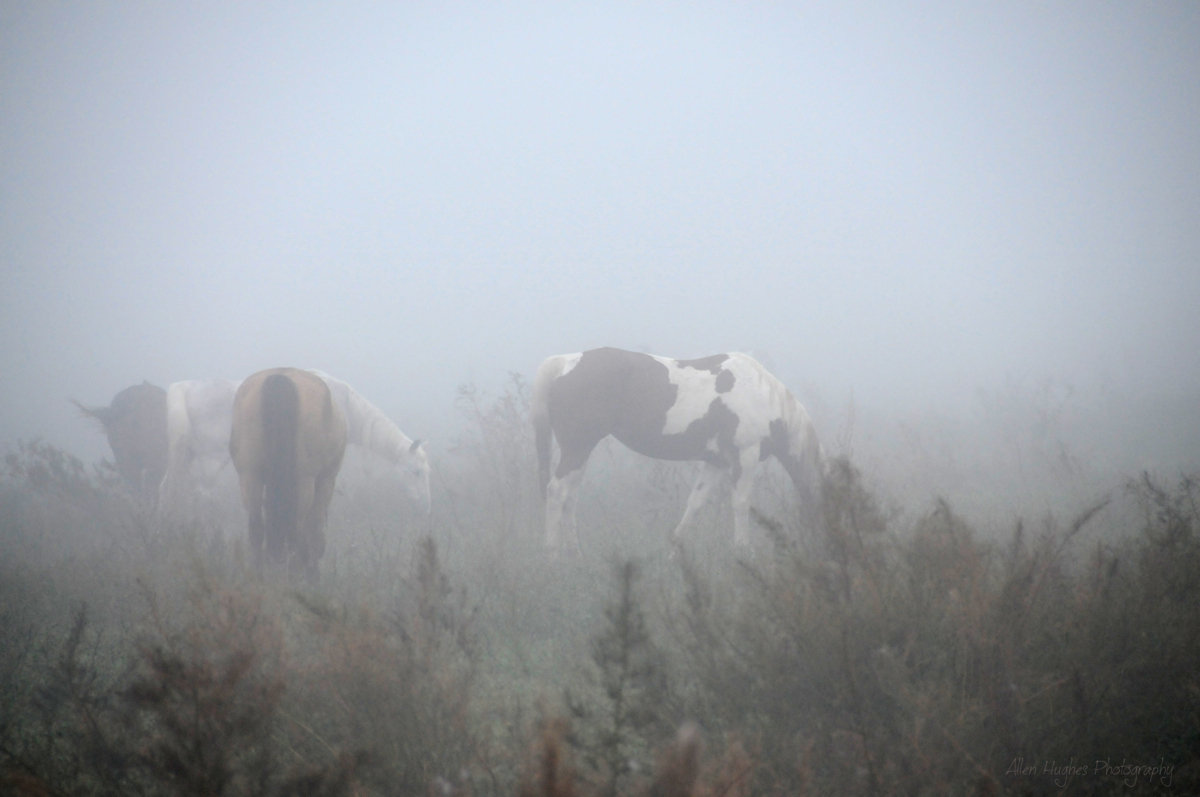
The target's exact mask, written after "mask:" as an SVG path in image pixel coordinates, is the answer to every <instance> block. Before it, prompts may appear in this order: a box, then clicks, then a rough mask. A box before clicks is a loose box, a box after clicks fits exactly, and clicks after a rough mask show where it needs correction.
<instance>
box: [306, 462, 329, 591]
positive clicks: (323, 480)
mask: <svg viewBox="0 0 1200 797" xmlns="http://www.w3.org/2000/svg"><path fill="white" fill-rule="evenodd" d="M336 481H337V471H336V470H335V471H334V472H333V473H332V474H322V475H320V476H318V477H317V479H316V483H315V484H314V486H313V496H312V505H311V507H310V509H309V511H308V513H307V514H306V516H305V523H304V537H305V542H304V546H305V549H304V555H305V566H306V568H307V576H308V580H309V581H311V582H315V581H316V580H317V564H318V563H319V562H320V561H321V557H322V556H324V555H325V525H326V523H327V522H328V520H329V503H330V501H332V500H333V488H334V485H335V483H336Z"/></svg>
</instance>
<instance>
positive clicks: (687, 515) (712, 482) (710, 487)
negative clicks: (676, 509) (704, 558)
mask: <svg viewBox="0 0 1200 797" xmlns="http://www.w3.org/2000/svg"><path fill="white" fill-rule="evenodd" d="M728 479H729V475H728V473H727V472H726V471H725V469H724V468H721V467H719V466H717V465H713V464H711V463H708V462H706V463H704V464H703V465H702V466H701V468H700V475H699V476H697V477H696V481H695V482H694V483H693V484H692V491H691V493H689V494H688V499H687V508H685V509H684V510H683V517H681V518H680V519H679V523H677V524H676V525H675V528H674V529H673V530H672V531H671V545H672V546H678V545H679V543H680V542H681V541H682V540H683V532H684V529H686V528H687V527H688V526H690V525H691V524H692V522H693V521H694V520H695V517H696V513H697V512H699V511H700V510H701V509H703V508H704V507H705V506H706V505H707V504H708V503H709V501H711V500H712V496H713V494H714V492H715V491H718V490H721V489H723V488H724V487H725V485H726V483H727V482H728Z"/></svg>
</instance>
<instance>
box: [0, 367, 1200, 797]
mask: <svg viewBox="0 0 1200 797" xmlns="http://www.w3.org/2000/svg"><path fill="white" fill-rule="evenodd" d="M527 404H528V396H527V390H526V386H525V384H524V383H523V382H522V381H521V380H520V379H518V378H515V377H514V378H513V380H512V381H511V382H510V383H509V384H508V385H507V386H506V388H505V389H504V390H503V392H502V393H501V394H500V395H499V396H491V395H486V394H484V393H481V392H480V391H478V390H475V389H473V388H464V389H463V390H462V391H461V393H460V396H459V409H460V411H461V415H462V417H463V419H464V421H465V427H466V432H465V433H464V434H463V436H462V437H461V438H460V439H459V440H458V441H456V444H455V445H454V447H453V448H452V449H450V450H447V451H446V452H445V454H444V456H442V457H440V458H438V459H437V460H435V469H436V470H435V479H434V486H435V491H434V513H433V515H432V517H431V518H421V517H416V516H414V515H413V514H412V512H411V509H410V508H409V507H408V506H407V505H405V503H404V502H403V499H401V498H400V497H398V495H397V493H398V491H396V490H394V489H391V488H390V486H389V483H388V482H387V479H386V477H372V478H367V479H362V478H359V477H358V476H355V475H354V474H355V473H356V471H352V472H348V474H347V479H346V481H345V483H344V484H343V485H342V486H341V487H340V488H339V495H338V496H337V497H336V498H335V501H334V505H333V507H332V509H331V520H330V527H329V550H328V551H327V553H326V556H325V559H324V560H323V561H322V563H321V577H320V580H319V582H318V583H317V584H316V585H307V584H302V583H292V582H288V581H287V580H286V579H285V578H284V577H282V576H279V575H275V574H270V573H268V575H267V576H266V577H265V578H258V577H256V576H254V575H253V574H252V572H251V569H250V568H249V567H248V562H249V557H248V554H247V550H246V546H245V542H244V530H243V528H242V526H241V525H240V524H230V523H229V522H227V521H225V520H222V519H220V518H222V517H223V515H222V513H200V514H198V515H197V516H196V517H194V518H188V519H179V518H176V519H172V520H169V521H167V520H163V519H160V518H158V517H157V516H156V515H155V514H154V512H153V511H152V510H150V509H148V508H146V507H143V506H139V505H137V504H136V503H134V502H133V501H132V500H131V499H130V498H129V497H128V496H127V495H126V493H125V492H124V491H123V490H122V488H121V487H120V485H119V483H118V480H117V479H116V477H115V473H114V472H113V471H112V470H111V468H109V467H108V466H105V465H99V466H85V465H84V464H83V463H81V462H79V461H78V460H77V459H75V458H73V457H72V456H71V455H70V454H68V453H66V452H64V451H62V450H59V449H56V448H53V447H50V446H46V445H44V444H40V443H38V442H26V443H21V444H18V445H16V446H15V447H14V448H13V449H12V450H10V452H9V453H8V454H7V457H6V459H5V461H4V464H3V479H2V482H0V792H4V793H13V794H27V795H159V794H171V795H292V794H295V795H301V794H305V795H307V794H315V795H343V794H351V795H373V794H381V795H383V794H400V795H425V794H430V795H457V794H462V795H467V794H471V795H580V796H581V797H586V796H587V795H680V796H682V795H697V796H699V795H705V796H708V795H712V796H716V795H729V796H730V797H732V796H734V795H760V794H763V795H774V794H787V795H806V794H813V795H843V794H844V795H859V794H868V795H885V794H980V795H1002V794H1022V795H1023V794H1054V793H1069V794H1158V793H1180V794H1184V793H1200V611H1198V610H1197V607H1200V528H1198V524H1200V484H1198V483H1197V480H1196V478H1195V477H1193V476H1187V475H1182V476H1181V475H1179V474H1176V475H1174V476H1161V475H1149V474H1129V475H1128V476H1126V477H1124V478H1123V479H1122V480H1120V481H1119V482H1114V483H1112V484H1110V485H1108V487H1107V489H1106V490H1103V491H1092V490H1089V491H1088V492H1089V493H1090V494H1089V495H1088V496H1087V497H1086V500H1076V498H1077V496H1076V495H1075V494H1074V493H1072V495H1071V500H1070V501H1069V503H1073V504H1074V506H1073V507H1071V508H1069V509H1068V510H1066V511H1061V512H1045V511H1038V512H1037V513H1036V514H1035V515H1034V516H1033V517H1029V518H1025V519H1022V515H1021V511H1020V509H1019V508H1014V511H1013V512H1012V513H1011V514H1010V516H1009V517H1008V518H1005V519H1004V520H1003V522H1002V523H995V522H993V521H994V518H995V513H989V514H988V515H987V518H986V520H985V521H984V522H986V523H987V524H988V525H987V526H986V527H983V526H980V525H978V524H979V523H980V521H979V520H972V519H971V518H970V517H969V516H968V514H967V513H966V512H965V511H964V510H962V509H960V508H959V507H956V506H955V505H953V504H952V502H951V501H950V500H947V499H944V498H938V497H937V495H935V494H930V495H926V496H921V497H919V498H917V499H913V500H912V501H911V502H909V503H907V504H901V503H899V502H898V501H897V499H896V498H895V496H893V495H889V496H886V497H885V496H884V495H883V492H882V491H881V489H880V488H879V486H878V483H877V480H876V479H875V477H874V476H871V475H864V472H863V470H860V466H859V465H858V464H856V462H855V461H854V460H853V458H852V457H849V456H843V457H840V458H838V459H836V460H834V461H833V463H832V468H831V474H830V479H829V486H828V488H827V501H826V504H825V516H824V518H823V522H822V523H821V525H820V527H818V528H805V527H803V526H802V525H801V524H800V522H799V520H798V518H799V517H800V515H799V513H798V512H797V511H796V508H795V507H794V506H793V505H792V504H791V503H790V496H789V494H788V490H787V489H786V488H785V486H784V478H783V477H782V474H767V476H766V478H765V479H764V483H763V485H762V490H761V491H760V497H759V499H758V501H757V513H756V518H757V520H758V529H757V532H758V534H757V539H756V540H755V544H754V546H753V548H752V549H749V550H739V549H735V548H734V546H733V544H732V540H731V536H732V535H731V532H730V517H729V510H728V507H724V508H721V507H714V508H712V509H711V510H710V511H709V512H707V513H705V515H704V516H703V518H702V520H701V523H700V524H699V525H698V526H697V527H696V528H695V529H694V530H693V533H692V534H691V535H690V536H689V537H688V538H687V539H686V541H685V544H684V545H683V547H682V549H681V550H680V551H678V552H675V551H672V550H671V549H670V548H669V547H668V545H667V543H666V531H667V530H669V529H670V528H671V526H672V525H673V524H674V523H675V521H676V520H677V518H678V516H679V513H680V512H681V511H682V505H683V502H684V499H685V497H686V495H687V490H688V481H689V475H690V471H689V470H688V468H687V466H681V465H677V464H670V463H660V462H651V461H649V460H644V459H639V458H636V457H634V456H632V455H629V454H627V452H624V451H622V450H621V449H620V448H618V447H617V446H602V447H601V449H599V450H598V451H597V453H596V455H595V457H594V461H593V462H592V463H591V465H590V466H589V473H588V479H587V481H586V482H585V484H586V488H585V490H584V493H583V495H582V497H581V502H580V511H579V518H580V528H581V540H580V545H579V551H578V552H576V553H575V554H574V555H571V556H560V557H551V556H550V555H549V554H548V553H547V552H546V551H545V550H544V549H543V546H542V540H541V515H540V499H539V496H538V489H537V485H536V483H535V478H536V476H535V474H536V467H535V464H534V460H533V456H534V454H533V446H532V440H531V433H530V430H529V425H528V423H527V421H526V414H527ZM998 412H999V410H997V413H998ZM910 442H911V441H910ZM1019 442H1020V441H1019V440H1014V443H1013V445H1014V446H1016V445H1018V444H1019ZM843 448H845V449H851V448H852V447H851V446H843ZM1050 448H1051V449H1052V450H1050V451H1049V453H1048V454H1047V457H1048V458H1049V459H1050V460H1053V462H1055V463H1058V464H1056V465H1055V464H1052V465H1050V466H1047V467H1051V468H1053V467H1061V468H1065V469H1067V470H1069V471H1071V472H1072V473H1078V472H1079V470H1080V469H1082V468H1083V467H1084V465H1083V464H1082V463H1080V462H1079V461H1077V460H1075V459H1072V458H1071V456H1070V455H1069V454H1067V453H1065V452H1063V451H1060V450H1059V447H1058V446H1056V445H1055V446H1051V447H1050ZM908 450H909V451H913V450H916V449H914V448H913V447H912V446H911V445H910V446H909V449H908ZM1037 453H1038V452H1037V451H1033V452H1032V453H1030V451H1029V450H1021V451H1018V452H1016V453H1015V454H1014V456H1017V455H1018V454H1019V455H1020V456H1021V457H1024V458H1025V466H1026V467H1027V468H1030V469H1032V468H1035V467H1036V466H1037V461H1039V460H1038V458H1037V456H1034V455H1036V454H1037Z"/></svg>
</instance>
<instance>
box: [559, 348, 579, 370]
mask: <svg viewBox="0 0 1200 797" xmlns="http://www.w3.org/2000/svg"><path fill="white" fill-rule="evenodd" d="M582 356H583V352H581V351H577V352H575V353H574V354H560V355H559V360H560V361H561V362H562V369H561V370H560V371H559V372H558V375H559V376H566V375H567V374H569V373H571V371H573V370H575V366H577V365H579V358H580V357H582Z"/></svg>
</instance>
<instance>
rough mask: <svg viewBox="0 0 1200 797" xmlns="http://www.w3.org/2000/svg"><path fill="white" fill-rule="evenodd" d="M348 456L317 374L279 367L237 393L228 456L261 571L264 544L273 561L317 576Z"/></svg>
mask: <svg viewBox="0 0 1200 797" xmlns="http://www.w3.org/2000/svg"><path fill="white" fill-rule="evenodd" d="M345 450H346V421H345V418H344V417H343V416H342V412H341V410H339V409H337V408H336V406H335V405H334V403H333V396H332V394H331V393H330V391H329V387H328V385H326V384H325V381H324V380H322V379H321V378H320V377H319V376H317V375H315V374H313V373H310V372H308V371H302V370H299V369H296V368H275V369H271V370H269V371H259V372H258V373H256V374H253V375H252V376H250V377H249V378H247V379H246V381H244V382H243V383H242V384H241V386H240V387H239V388H238V391H237V394H236V395H235V396H234V401H233V430H232V433H231V434H230V439H229V453H230V455H231V456H232V457H233V464H234V467H235V468H236V469H237V472H238V479H239V481H240V482H241V488H242V503H243V505H244V506H245V508H246V513H247V515H248V516H249V527H250V545H251V549H252V550H253V552H254V558H255V562H256V565H257V566H258V567H259V568H260V569H261V567H262V563H263V548H264V543H265V548H266V554H267V556H268V558H270V559H271V560H273V561H277V562H278V561H282V560H287V561H288V563H289V565H294V566H299V567H302V568H304V570H305V572H306V574H307V575H308V577H309V578H310V579H312V578H315V576H316V572H317V562H318V561H319V560H320V558H321V555H322V554H323V553H324V552H325V533H324V529H325V521H326V517H327V514H328V510H329V502H330V500H331V499H332V498H333V487H334V482H335V480H336V478H337V474H338V470H339V469H340V468H341V464H342V457H343V455H344V453H345Z"/></svg>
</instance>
